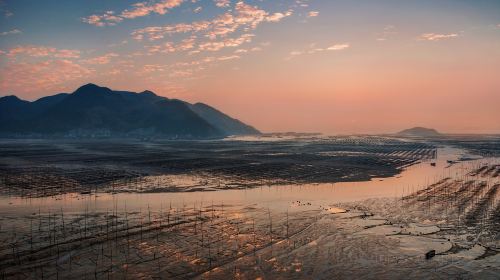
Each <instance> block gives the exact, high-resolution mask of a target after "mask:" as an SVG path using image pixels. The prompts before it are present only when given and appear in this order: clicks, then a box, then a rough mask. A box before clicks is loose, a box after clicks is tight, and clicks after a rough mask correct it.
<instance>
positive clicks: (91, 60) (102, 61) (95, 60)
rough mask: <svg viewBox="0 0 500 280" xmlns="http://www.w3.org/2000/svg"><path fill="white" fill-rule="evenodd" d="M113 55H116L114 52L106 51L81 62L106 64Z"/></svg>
mask: <svg viewBox="0 0 500 280" xmlns="http://www.w3.org/2000/svg"><path fill="white" fill-rule="evenodd" d="M113 57H118V54H116V53H107V54H104V55H101V56H97V57H93V58H89V59H85V60H83V61H82V62H83V63H87V64H101V65H102V64H108V63H110V62H111V59H112V58H113Z"/></svg>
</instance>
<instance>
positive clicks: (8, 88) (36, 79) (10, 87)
mask: <svg viewBox="0 0 500 280" xmlns="http://www.w3.org/2000/svg"><path fill="white" fill-rule="evenodd" d="M91 73H92V71H91V70H90V69H87V68H85V67H82V66H81V65H78V64H77V63H75V62H74V61H71V60H67V59H57V60H48V61H43V62H36V63H26V62H22V63H9V64H7V65H6V66H5V67H2V68H1V69H0V91H2V92H13V93H16V94H18V93H30V92H35V91H39V90H41V89H42V90H47V91H49V90H51V91H52V90H54V91H56V89H58V88H59V87H60V86H61V85H63V84H64V83H66V82H68V81H73V80H78V79H81V78H84V77H86V76H88V75H89V74H91Z"/></svg>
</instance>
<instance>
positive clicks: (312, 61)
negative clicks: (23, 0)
mask: <svg viewBox="0 0 500 280" xmlns="http://www.w3.org/2000/svg"><path fill="white" fill-rule="evenodd" d="M129 2H130V3H129ZM409 2H411V1H409ZM409 2H408V3H406V2H405V3H400V4H398V5H394V3H393V2H392V1H361V2H360V3H352V2H350V1H305V0H304V1H250V0H249V1H245V2H243V1H205V2H198V1H182V0H161V1H160V0H158V1H151V2H137V1H132V0H130V1H126V2H124V3H121V4H116V3H114V2H113V4H112V3H111V2H109V3H103V4H102V5H103V6H102V7H101V6H98V4H95V3H94V4H93V5H95V7H89V6H85V5H86V4H85V2H81V3H80V4H79V2H78V1H75V2H74V3H70V4H66V5H67V6H65V5H59V6H57V7H46V8H47V11H45V10H43V8H42V9H40V8H37V7H24V6H22V5H21V4H17V5H16V4H15V2H12V3H10V2H8V3H7V5H5V6H6V8H3V9H4V10H5V11H7V9H8V11H9V13H10V14H9V16H7V14H6V16H5V18H4V19H1V20H0V21H2V22H0V23H2V26H5V27H2V29H0V95H9V94H15V95H17V96H19V97H21V98H23V99H27V100H34V99H37V98H39V97H42V96H46V95H51V94H55V93H59V92H72V91H74V90H75V89H76V88H77V87H78V86H80V85H82V84H85V83H89V82H92V83H96V84H99V85H102V86H107V87H110V88H112V89H120V90H131V91H143V90H145V89H149V90H152V91H154V92H156V93H157V94H159V95H163V96H167V97H172V98H179V99H183V100H187V101H190V102H205V103H207V104H210V105H212V106H214V107H217V108H218V109H220V110H222V111H223V112H226V113H228V114H229V115H231V116H233V117H235V118H238V119H241V120H242V121H244V122H247V123H249V124H251V125H253V126H255V127H256V128H258V129H260V130H262V131H264V132H271V131H305V132H323V133H328V134H344V133H385V132H394V131H399V130H401V129H404V128H408V127H412V126H426V127H433V128H436V129H438V130H440V131H443V132H450V133H500V110H499V109H498V108H500V78H499V77H500V76H499V73H500V5H499V4H498V3H494V2H491V1H479V2H477V3H460V4H458V3H455V2H453V1H443V3H435V2H433V1H422V2H419V3H416V2H418V1H415V3H409ZM444 2H449V3H454V5H445V4H444ZM78 5H80V6H78ZM110 5H111V6H110ZM113 5H114V6H113ZM82 7H85V9H82ZM49 8H50V12H54V13H55V12H56V11H57V9H61V12H63V11H64V13H65V16H64V17H62V18H61V19H57V20H59V21H61V22H51V21H48V23H47V24H43V23H42V24H40V22H43V18H38V17H44V16H48V15H47V14H48V13H49V10H48V9H49ZM54 10H55V11H54ZM40 11H41V12H40ZM37 20H38V21H37ZM36 22H38V23H36Z"/></svg>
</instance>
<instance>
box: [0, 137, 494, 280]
mask: <svg viewBox="0 0 500 280" xmlns="http://www.w3.org/2000/svg"><path fill="white" fill-rule="evenodd" d="M270 140H271V139H265V138H255V139H227V140H222V141H221V140H218V141H148V142H141V141H130V140H92V141H90V140H89V141H67V140H66V141H62V140H15V141H14V140H2V141H1V143H0V150H1V152H0V189H1V192H2V195H1V196H0V256H1V257H0V277H3V278H4V279H66V278H68V277H72V278H74V279H92V278H94V279H126V278H129V279H192V278H197V279H227V278H238V279H257V278H262V279H304V278H306V279H311V278H313V279H332V277H333V278H352V277H354V278H359V279H373V278H401V277H407V276H413V277H418V278H422V277H423V278H431V279H434V278H449V277H451V278H460V277H461V278H477V279H498V277H499V275H500V259H499V257H500V255H499V254H498V251H499V250H500V244H499V240H500V238H499V233H500V228H499V227H498V225H499V221H498V217H499V216H500V212H499V209H500V202H499V198H500V191H499V190H500V185H499V183H500V181H499V180H500V175H499V174H500V160H499V159H498V156H499V155H498V154H494V153H493V154H492V152H491V151H495V149H491V147H496V145H498V146H500V142H499V139H498V138H494V137H493V138H491V137H476V138H474V139H470V138H463V137H462V138H460V137H454V138H451V137H450V138H446V139H445V138H439V139H410V138H396V137H389V136H335V137H309V138H291V139H288V138H287V139H283V138H278V139H272V141H270ZM464 143H465V144H464ZM431 250H434V252H435V256H434V257H433V258H431V259H426V258H425V255H426V253H428V252H429V251H431Z"/></svg>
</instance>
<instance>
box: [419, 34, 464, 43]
mask: <svg viewBox="0 0 500 280" xmlns="http://www.w3.org/2000/svg"><path fill="white" fill-rule="evenodd" d="M457 37H459V35H458V34H457V33H450V34H437V33H424V34H422V35H420V36H419V37H418V40H419V41H440V40H446V39H452V38H457Z"/></svg>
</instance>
